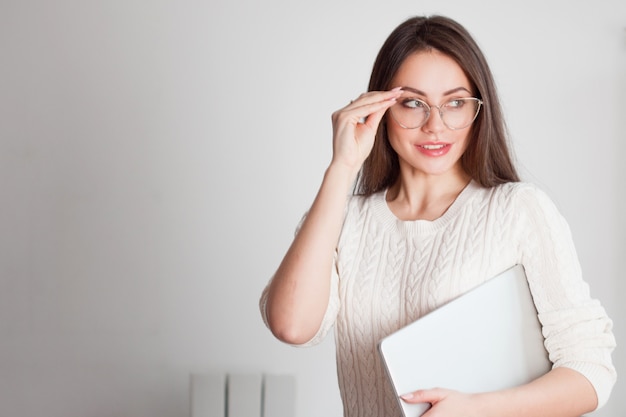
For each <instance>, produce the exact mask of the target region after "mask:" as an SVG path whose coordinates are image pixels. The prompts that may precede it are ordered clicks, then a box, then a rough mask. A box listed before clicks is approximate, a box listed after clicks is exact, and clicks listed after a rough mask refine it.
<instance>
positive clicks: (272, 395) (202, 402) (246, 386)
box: [190, 374, 296, 417]
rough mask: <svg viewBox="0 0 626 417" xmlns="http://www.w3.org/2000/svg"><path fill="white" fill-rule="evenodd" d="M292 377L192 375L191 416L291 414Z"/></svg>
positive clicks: (271, 416)
mask: <svg viewBox="0 0 626 417" xmlns="http://www.w3.org/2000/svg"><path fill="white" fill-rule="evenodd" d="M295 385H296V384H295V377H294V376H293V375H270V374H263V375H261V374H228V375H224V374H192V375H191V390H190V391H191V397H190V401H191V407H190V408H191V417H294V416H295V394H296V386H295Z"/></svg>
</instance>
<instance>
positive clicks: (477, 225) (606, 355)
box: [261, 182, 616, 417]
mask: <svg viewBox="0 0 626 417" xmlns="http://www.w3.org/2000/svg"><path fill="white" fill-rule="evenodd" d="M515 264H523V265H524V268H525V270H526V274H527V276H528V281H529V285H530V287H531V290H532V293H533V299H534V301H535V305H536V307H537V311H538V313H539V319H540V321H541V323H542V325H543V333H544V336H545V339H546V341H545V345H546V349H547V350H548V352H549V354H550V360H551V361H552V363H553V364H554V366H555V367H558V366H565V367H569V368H571V369H574V370H576V371H578V372H580V373H581V374H583V375H584V376H585V377H586V378H587V379H588V380H589V381H590V382H591V383H592V385H593V386H594V388H595V390H596V393H597V395H598V401H599V406H602V405H603V404H604V403H605V402H606V400H607V399H608V396H609V394H610V392H611V389H612V387H613V385H614V383H615V377H616V375H615V369H614V367H613V365H612V362H611V352H612V351H613V349H614V347H615V339H614V337H613V334H612V332H611V328H612V322H611V320H610V319H609V318H608V317H607V315H606V313H605V311H604V309H603V308H602V306H601V305H600V303H599V302H598V301H596V300H594V299H591V298H590V294H589V288H588V286H587V284H586V283H585V282H584V281H583V280H582V276H581V270H580V266H579V262H578V259H577V255H576V251H575V248H574V245H573V242H572V237H571V234H570V230H569V227H568V225H567V223H566V222H565V221H564V219H563V218H562V217H561V215H560V214H559V212H558V211H557V209H556V208H555V206H554V204H553V203H552V202H551V200H550V199H549V198H548V197H547V196H546V195H545V194H544V193H543V192H542V191H540V190H539V189H537V188H536V187H534V186H532V185H529V184H524V183H509V184H505V185H501V186H498V187H494V188H482V187H480V186H479V185H477V184H476V183H474V182H471V183H470V184H469V185H468V186H467V187H466V188H465V189H464V190H463V192H462V193H461V194H460V195H459V196H458V198H457V199H456V201H455V202H454V203H453V204H452V206H451V207H450V208H449V209H448V210H447V211H446V213H445V214H444V215H443V216H442V217H440V218H439V219H437V220H435V221H425V220H417V221H401V220H398V219H397V218H396V217H395V216H394V215H393V213H392V212H391V211H390V210H389V208H388V206H387V203H386V201H385V193H384V192H381V193H378V194H375V195H372V196H370V197H358V196H355V197H350V200H349V202H348V206H347V209H346V216H345V221H344V225H343V229H342V233H341V237H340V239H339V243H338V246H337V252H336V258H335V268H334V269H333V271H332V276H331V277H330V279H331V280H332V285H331V295H330V301H329V305H328V310H327V312H326V315H325V317H324V321H323V323H322V326H321V328H320V330H319V332H318V333H317V335H316V336H315V337H314V338H313V339H312V340H311V341H310V342H308V343H307V344H306V346H308V345H313V344H316V343H318V342H319V341H320V340H321V339H322V338H324V337H325V336H326V334H327V333H328V331H329V330H330V329H331V328H332V327H333V326H334V328H335V339H336V346H337V368H338V377H339V387H340V391H341V396H342V400H343V404H344V416H345V417H382V416H384V417H393V416H401V412H400V410H399V407H398V404H397V399H396V398H395V397H394V394H393V392H392V390H391V387H390V386H389V384H388V381H387V379H386V375H385V372H384V369H383V366H382V363H381V361H380V358H379V356H378V353H377V350H376V345H377V343H378V341H379V340H380V339H381V338H383V337H385V336H387V335H389V334H390V333H392V332H394V331H395V330H398V329H399V328H400V327H403V326H405V325H406V324H408V323H410V322H412V321H414V320H416V319H417V318H419V317H421V316H423V315H424V314H426V313H428V312H430V311H432V310H433V309H435V308H437V307H439V306H441V305H442V304H444V303H446V302H447V301H449V300H451V299H453V298H455V297H457V296H459V295H460V294H462V293H465V292H467V291H468V290H470V289H472V288H474V287H475V286H477V285H479V284H481V283H482V282H483V281H484V280H485V279H486V278H489V277H492V276H495V275H496V274H498V273H499V272H502V271H504V270H505V269H507V268H509V267H511V266H513V265H515ZM266 295H267V293H266V291H264V293H263V295H262V297H261V311H262V314H263V316H264V318H265V302H266ZM494 336H495V335H494ZM425 388H427V387H425Z"/></svg>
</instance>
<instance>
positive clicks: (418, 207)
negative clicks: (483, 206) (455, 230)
mask: <svg viewBox="0 0 626 417" xmlns="http://www.w3.org/2000/svg"><path fill="white" fill-rule="evenodd" d="M470 180H471V178H470V177H469V175H467V174H466V173H465V172H458V173H447V174H445V175H416V176H411V177H409V176H406V175H400V177H399V178H398V181H396V183H395V184H394V185H393V186H391V187H390V188H389V191H387V204H388V205H389V208H390V210H391V211H392V212H393V213H394V214H395V215H396V217H398V218H399V219H401V220H431V221H432V220H436V219H438V218H439V217H441V216H442V215H443V214H444V213H445V212H446V211H447V210H448V208H449V207H450V206H451V205H452V203H454V200H456V198H457V197H458V196H459V194H460V193H461V191H463V189H464V188H465V187H466V186H467V184H468V183H469V182H470Z"/></svg>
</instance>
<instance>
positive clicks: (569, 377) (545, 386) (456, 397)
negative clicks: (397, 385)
mask: <svg viewBox="0 0 626 417" xmlns="http://www.w3.org/2000/svg"><path fill="white" fill-rule="evenodd" d="M402 398H403V399H404V400H405V401H407V402H409V403H421V402H429V403H431V404H433V407H432V408H431V409H430V410H429V411H428V412H426V413H425V414H424V416H423V417H439V416H441V417H443V416H460V415H462V416H465V417H502V416H507V417H579V416H581V415H583V414H584V413H587V412H590V411H593V410H594V409H595V408H596V406H597V397H596V393H595V391H594V389H593V387H592V386H591V384H590V383H589V381H588V380H587V379H586V378H585V377H584V376H582V375H581V374H579V373H578V372H576V371H574V370H571V369H568V368H555V369H553V370H552V371H550V372H548V373H547V374H545V375H544V376H542V377H540V378H538V379H536V380H534V381H533V382H530V383H528V384H526V385H522V386H519V387H516V388H512V389H508V390H502V391H496V392H490V393H480V394H462V393H459V392H456V391H451V390H446V389H439V388H435V389H429V390H420V391H415V392H414V393H411V394H408V395H406V396H403V397H402Z"/></svg>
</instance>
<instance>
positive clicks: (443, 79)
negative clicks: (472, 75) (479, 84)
mask: <svg viewBox="0 0 626 417" xmlns="http://www.w3.org/2000/svg"><path fill="white" fill-rule="evenodd" d="M392 87H411V88H412V89H415V90H419V91H422V92H424V93H425V94H426V95H427V96H429V97H430V96H432V97H437V96H442V95H445V92H447V91H452V90H456V89H458V88H460V87H462V88H465V89H467V90H468V91H471V84H470V81H469V79H468V78H467V76H466V75H465V72H464V71H463V69H462V68H461V66H460V65H459V64H457V63H456V61H455V60H454V59H452V58H450V57H449V56H448V55H446V54H444V53H442V52H440V51H437V50H430V51H420V52H416V53H414V54H412V55H409V56H408V57H407V58H406V59H405V60H404V62H403V63H402V65H400V68H399V69H398V72H397V73H396V75H395V76H394V77H393V81H392Z"/></svg>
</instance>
